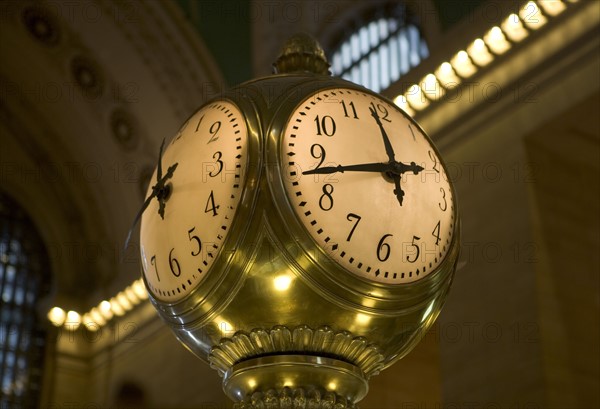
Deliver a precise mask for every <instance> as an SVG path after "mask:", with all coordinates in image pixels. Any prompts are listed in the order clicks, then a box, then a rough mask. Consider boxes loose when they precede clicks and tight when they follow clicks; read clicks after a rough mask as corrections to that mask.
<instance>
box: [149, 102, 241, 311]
mask: <svg viewBox="0 0 600 409" xmlns="http://www.w3.org/2000/svg"><path fill="white" fill-rule="evenodd" d="M247 144H248V133H247V127H246V123H245V121H244V117H243V115H242V113H241V112H240V110H239V109H238V108H237V107H236V106H235V105H233V104H232V103H230V102H226V101H219V102H215V103H212V104H210V105H207V106H205V107H203V108H201V109H200V110H199V111H198V112H196V113H195V114H194V115H193V116H192V117H191V118H190V119H189V120H188V121H187V122H186V123H185V124H184V125H183V126H182V128H181V130H180V131H179V132H178V133H177V135H176V136H175V137H174V138H173V140H172V141H171V143H170V144H169V146H168V147H167V148H166V149H165V151H164V154H163V156H162V159H161V167H162V169H161V175H160V176H162V177H163V178H165V179H166V183H165V186H166V189H168V193H166V194H164V195H163V196H165V197H166V199H165V200H164V201H163V203H164V208H163V210H162V213H163V216H164V218H163V217H161V215H160V212H161V204H160V202H159V200H158V199H156V198H154V199H152V200H151V201H150V204H149V206H148V207H147V208H146V210H145V211H144V215H143V217H142V223H141V253H142V264H143V268H144V275H145V278H146V283H147V285H148V287H149V289H150V291H151V292H152V294H153V295H154V297H155V298H156V299H158V300H161V301H165V302H175V301H178V300H180V299H182V298H183V297H185V296H186V295H187V294H189V293H190V292H191V291H192V290H193V289H194V288H195V287H196V286H197V285H198V284H199V283H200V282H202V280H204V279H205V278H206V276H207V274H208V273H209V271H210V269H211V266H212V265H213V264H214V263H215V260H216V259H217V256H218V254H219V252H220V250H221V248H222V246H223V242H224V240H225V238H226V237H227V234H228V232H229V230H230V227H231V223H232V220H233V216H234V214H235V211H236V209H237V207H238V204H239V202H240V197H241V194H242V189H243V180H244V178H243V176H244V175H243V173H244V171H245V169H246V164H247V161H248V160H247ZM169 172H170V175H169V174H168V173H169ZM158 179H160V178H158ZM158 179H157V172H155V174H154V176H153V180H152V182H151V185H152V184H154V186H157V185H158V184H159V182H158ZM154 190H156V189H155V188H153V187H150V189H149V191H148V195H147V196H148V197H150V196H151V195H152V194H153V191H154ZM163 193H164V190H163Z"/></svg>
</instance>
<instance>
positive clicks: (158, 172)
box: [156, 139, 165, 184]
mask: <svg viewBox="0 0 600 409" xmlns="http://www.w3.org/2000/svg"><path fill="white" fill-rule="evenodd" d="M164 147H165V139H163V141H162V143H161V144H160V149H159V151H158V165H157V167H156V183H157V184H158V183H159V182H160V180H161V179H162V156H163V149H164Z"/></svg>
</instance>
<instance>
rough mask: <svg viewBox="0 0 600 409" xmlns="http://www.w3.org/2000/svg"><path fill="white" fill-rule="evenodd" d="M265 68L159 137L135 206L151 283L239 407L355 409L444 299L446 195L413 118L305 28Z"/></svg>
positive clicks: (450, 240)
mask: <svg viewBox="0 0 600 409" xmlns="http://www.w3.org/2000/svg"><path fill="white" fill-rule="evenodd" d="M275 66H276V70H277V72H278V73H277V74H275V75H273V76H270V77H266V78H261V79H256V80H253V81H249V82H247V83H244V84H240V85H239V86H237V87H235V88H233V89H232V90H229V91H227V92H224V93H223V94H222V95H220V96H219V97H217V98H215V99H213V100H211V101H209V102H207V103H206V104H205V105H204V106H203V107H201V108H200V109H199V110H198V111H197V112H196V113H195V114H193V115H192V116H191V117H190V118H189V119H188V120H187V121H186V122H185V124H184V125H183V126H182V128H181V130H180V131H179V132H178V133H177V134H176V135H175V136H174V137H173V138H172V139H171V140H170V141H169V143H168V144H166V145H164V143H163V145H164V146H163V148H161V152H160V155H159V163H158V166H157V170H156V172H155V174H154V182H153V184H152V186H151V187H150V188H149V190H148V194H147V199H146V201H145V203H144V205H143V207H142V209H141V210H140V213H139V214H138V216H139V215H143V216H142V219H141V250H142V251H141V258H142V266H143V270H144V272H143V274H144V281H145V283H146V287H147V289H148V292H149V295H150V296H149V299H150V300H151V302H152V303H153V304H154V306H155V307H156V309H157V310H158V312H159V314H160V315H161V317H162V318H163V319H164V320H165V321H166V322H167V324H168V325H169V326H170V327H171V329H172V330H173V332H174V333H175V335H176V336H177V338H178V339H179V340H180V341H181V342H182V343H184V344H185V345H186V347H187V348H188V349H189V350H190V351H192V352H193V353H194V354H196V355H197V356H198V357H200V358H201V359H203V360H205V361H208V362H209V363H210V365H211V366H212V367H213V368H214V369H216V370H217V371H218V372H219V374H220V375H221V376H222V377H223V389H224V391H225V393H226V394H227V395H228V396H229V397H231V398H232V399H233V400H234V401H236V402H237V403H236V404H235V405H234V407H235V408H239V409H242V408H255V407H263V406H264V407H267V406H274V407H275V406H276V405H275V403H277V404H278V405H279V406H281V407H288V406H290V404H291V402H292V400H293V401H294V402H297V403H298V405H299V406H298V407H313V408H328V407H334V406H335V407H339V408H353V407H354V404H355V403H356V402H358V401H360V400H361V399H362V398H363V397H364V396H365V394H366V393H367V390H368V386H367V381H368V379H369V378H370V377H371V376H373V375H376V374H377V373H379V371H381V370H383V369H384V368H385V367H387V366H389V365H391V364H392V363H394V362H395V361H397V360H398V359H400V358H402V357H403V356H404V355H406V354H407V353H408V352H409V351H410V350H411V349H412V348H413V347H414V346H415V345H416V343H418V342H419V340H420V338H421V337H422V335H424V334H425V332H426V331H427V329H428V328H429V327H430V326H431V325H432V324H433V322H434V321H435V319H436V317H437V315H438V314H439V312H440V310H441V307H442V304H443V302H444V299H445V297H446V294H447V291H448V289H449V287H450V283H451V281H452V277H453V274H454V270H455V268H456V261H457V259H458V253H459V221H458V213H457V205H456V203H455V194H454V190H453V188H452V185H451V183H450V181H449V180H448V175H447V171H446V168H445V166H444V164H443V161H442V159H441V158H440V156H439V154H438V152H437V150H436V149H435V147H434V146H433V144H432V142H431V141H430V140H429V138H428V137H427V135H426V134H425V133H424V132H423V130H422V129H421V128H420V127H419V126H418V125H417V124H416V122H414V121H413V120H412V119H411V118H410V117H409V116H407V115H406V114H405V113H404V112H403V111H402V110H400V109H399V108H398V107H396V106H395V105H394V104H393V103H392V102H390V101H389V100H387V99H385V98H384V97H381V96H379V95H378V94H376V93H373V92H371V91H369V90H367V89H365V88H362V87H360V86H358V85H356V84H352V83H350V82H347V81H344V80H342V79H339V78H333V77H331V76H330V75H328V64H327V61H326V59H325V57H324V53H323V50H322V49H320V47H319V46H318V44H316V42H315V41H314V40H312V39H311V38H310V37H307V36H305V35H299V36H296V37H292V39H290V41H289V42H288V43H287V44H286V45H285V47H284V50H283V52H282V54H281V56H280V57H279V59H278V60H277V62H276V64H275ZM302 405H304V406H302ZM279 406H277V407H279Z"/></svg>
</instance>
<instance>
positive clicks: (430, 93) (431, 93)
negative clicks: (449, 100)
mask: <svg viewBox="0 0 600 409" xmlns="http://www.w3.org/2000/svg"><path fill="white" fill-rule="evenodd" d="M421 90H422V91H423V93H424V94H425V95H426V96H427V98H429V99H431V100H433V101H436V100H438V99H440V98H441V97H443V96H444V95H445V94H446V91H445V90H444V88H442V86H441V85H440V83H439V82H438V80H437V78H436V77H435V75H433V74H427V75H426V76H425V78H423V80H421Z"/></svg>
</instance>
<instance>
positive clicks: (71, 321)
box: [65, 310, 81, 331]
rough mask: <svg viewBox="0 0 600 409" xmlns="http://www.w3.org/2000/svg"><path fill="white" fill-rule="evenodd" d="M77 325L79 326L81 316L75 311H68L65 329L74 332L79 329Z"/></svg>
mask: <svg viewBox="0 0 600 409" xmlns="http://www.w3.org/2000/svg"><path fill="white" fill-rule="evenodd" d="M79 324H81V315H79V314H78V313H77V312H76V311H73V310H71V311H69V312H68V313H67V319H66V321H65V327H67V329H68V330H70V331H75V330H76V329H77V328H79Z"/></svg>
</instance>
